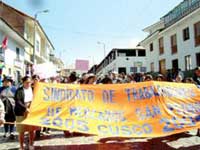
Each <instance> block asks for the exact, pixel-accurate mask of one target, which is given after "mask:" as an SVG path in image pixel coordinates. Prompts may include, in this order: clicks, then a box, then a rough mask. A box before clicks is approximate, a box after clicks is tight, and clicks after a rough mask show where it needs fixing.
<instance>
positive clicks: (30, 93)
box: [24, 87, 33, 103]
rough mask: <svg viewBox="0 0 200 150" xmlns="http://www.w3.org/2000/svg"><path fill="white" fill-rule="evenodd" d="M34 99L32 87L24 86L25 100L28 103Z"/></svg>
mask: <svg viewBox="0 0 200 150" xmlns="http://www.w3.org/2000/svg"><path fill="white" fill-rule="evenodd" d="M32 99H33V91H32V88H31V87H30V88H28V89H25V88H24V102H25V103H28V102H31V101H32Z"/></svg>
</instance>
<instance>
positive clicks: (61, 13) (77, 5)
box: [3, 0, 182, 67]
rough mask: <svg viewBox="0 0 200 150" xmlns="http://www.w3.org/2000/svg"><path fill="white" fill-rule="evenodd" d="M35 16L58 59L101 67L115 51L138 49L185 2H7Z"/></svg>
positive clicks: (50, 0)
mask: <svg viewBox="0 0 200 150" xmlns="http://www.w3.org/2000/svg"><path fill="white" fill-rule="evenodd" d="M3 1H4V2H5V3H7V4H9V5H11V6H13V7H15V8H17V9H18V10H21V11H23V12H25V13H27V14H28V15H30V16H34V14H35V13H36V12H37V11H40V10H45V9H48V10H49V12H48V13H46V14H39V16H38V20H39V22H40V23H41V25H42V27H43V28H44V30H45V32H46V34H47V35H48V37H49V38H50V40H51V42H52V43H53V45H54V47H55V55H56V56H57V57H59V58H61V59H62V60H63V62H64V63H65V65H66V66H67V67H73V66H74V64H75V60H76V59H86V60H89V61H90V66H92V65H94V64H98V63H100V61H102V59H103V58H104V48H103V45H102V44H98V41H99V42H101V43H104V44H105V47H106V53H109V51H111V50H112V49H113V48H134V47H135V46H136V45H137V44H138V42H140V41H141V40H143V39H144V38H145V37H146V36H147V33H145V32H143V31H142V30H143V29H144V28H145V27H147V26H149V25H151V24H154V23H155V22H157V21H159V19H160V18H161V17H162V16H164V15H165V14H166V13H168V12H169V11H170V10H171V9H173V8H174V7H175V6H176V5H178V4H179V3H180V2H181V1H182V0H139V1H138V0H3Z"/></svg>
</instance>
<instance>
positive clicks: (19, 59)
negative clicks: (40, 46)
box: [0, 19, 32, 82]
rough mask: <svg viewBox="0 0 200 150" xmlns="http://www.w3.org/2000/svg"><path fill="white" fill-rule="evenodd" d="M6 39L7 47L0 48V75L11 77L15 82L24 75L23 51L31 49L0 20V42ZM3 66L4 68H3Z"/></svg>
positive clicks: (29, 45) (28, 44) (26, 42)
mask: <svg viewBox="0 0 200 150" xmlns="http://www.w3.org/2000/svg"><path fill="white" fill-rule="evenodd" d="M5 37H7V38H8V40H7V47H6V48H5V49H3V48H2V47H1V46H0V52H1V53H0V58H1V59H0V64H1V68H0V70H1V74H5V75H7V76H11V77H12V78H13V79H14V80H15V81H16V82H19V81H20V80H21V77H22V76H24V75H25V70H26V66H25V63H24V62H25V60H26V58H25V49H26V48H30V47H32V45H31V44H30V43H29V42H28V41H26V40H25V39H24V38H23V37H22V36H21V35H19V34H18V33H17V32H16V31H14V30H13V29H12V27H11V26H9V25H8V24H7V23H6V22H5V21H4V20H3V19H0V41H3V40H4V38H5ZM3 66H4V67H3Z"/></svg>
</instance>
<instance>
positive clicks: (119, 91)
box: [23, 82, 200, 137]
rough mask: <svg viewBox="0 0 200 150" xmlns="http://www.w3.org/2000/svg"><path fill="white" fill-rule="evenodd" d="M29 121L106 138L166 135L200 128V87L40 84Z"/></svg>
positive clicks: (168, 84)
mask: <svg viewBox="0 0 200 150" xmlns="http://www.w3.org/2000/svg"><path fill="white" fill-rule="evenodd" d="M23 123H24V124H28V125H36V126H44V127H49V128H55V129H60V130H70V131H71V132H73V131H75V132H81V133H88V134H95V135H100V136H106V137H160V136H166V135H171V134H175V133H180V132H184V131H188V130H190V129H195V128H198V127H199V128H200V89H198V88H197V87H196V86H195V85H192V84H185V83H168V82H143V83H134V84H113V85H68V84H48V83H38V84H37V85H36V87H35V91H34V100H33V102H32V104H31V109H30V114H29V115H28V117H27V119H26V120H25V121H24V122H23Z"/></svg>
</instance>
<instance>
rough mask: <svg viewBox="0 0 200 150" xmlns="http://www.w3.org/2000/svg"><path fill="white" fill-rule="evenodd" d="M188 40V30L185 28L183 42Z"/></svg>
mask: <svg viewBox="0 0 200 150" xmlns="http://www.w3.org/2000/svg"><path fill="white" fill-rule="evenodd" d="M189 39H190V30H189V27H187V28H185V29H184V30H183V41H186V40H189Z"/></svg>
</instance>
